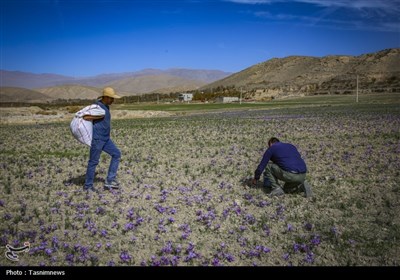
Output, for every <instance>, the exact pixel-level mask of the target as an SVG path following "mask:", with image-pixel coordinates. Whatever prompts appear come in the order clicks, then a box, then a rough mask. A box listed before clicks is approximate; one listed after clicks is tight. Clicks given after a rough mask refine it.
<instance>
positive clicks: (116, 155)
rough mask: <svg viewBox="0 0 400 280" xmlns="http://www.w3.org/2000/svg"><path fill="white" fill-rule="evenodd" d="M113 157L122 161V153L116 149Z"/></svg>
mask: <svg viewBox="0 0 400 280" xmlns="http://www.w3.org/2000/svg"><path fill="white" fill-rule="evenodd" d="M112 157H113V158H116V159H120V158H121V151H120V150H119V149H115V151H114V152H113V154H112Z"/></svg>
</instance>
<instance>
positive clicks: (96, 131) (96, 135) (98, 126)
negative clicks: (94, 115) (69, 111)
mask: <svg viewBox="0 0 400 280" xmlns="http://www.w3.org/2000/svg"><path fill="white" fill-rule="evenodd" d="M96 104H97V105H99V106H100V107H101V108H102V109H104V111H106V115H105V116H104V118H102V119H99V120H94V121H93V139H96V140H103V141H107V140H108V139H110V131H111V114H110V107H109V106H108V105H106V104H104V103H102V102H100V101H96Z"/></svg>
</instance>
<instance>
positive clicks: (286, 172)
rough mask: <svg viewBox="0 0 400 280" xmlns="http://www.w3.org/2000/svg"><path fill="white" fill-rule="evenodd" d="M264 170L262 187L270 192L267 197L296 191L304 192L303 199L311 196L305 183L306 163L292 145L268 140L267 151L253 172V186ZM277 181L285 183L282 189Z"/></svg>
mask: <svg viewBox="0 0 400 280" xmlns="http://www.w3.org/2000/svg"><path fill="white" fill-rule="evenodd" d="M269 161H271V162H269ZM264 170H265V172H264V187H265V188H267V190H269V191H270V193H269V196H279V195H283V194H285V192H296V191H302V192H304V194H305V197H311V196H312V190H311V186H310V185H309V184H308V183H307V182H306V181H305V179H306V173H307V166H306V163H305V162H304V160H303V159H302V157H301V155H300V153H299V152H298V150H297V148H296V147H295V146H294V145H292V144H289V143H283V142H280V141H279V139H278V138H275V137H272V138H271V139H269V140H268V149H267V150H266V151H265V153H264V156H263V158H262V160H261V162H260V164H259V165H258V167H257V169H256V171H255V172H254V178H253V180H252V183H253V185H255V184H257V181H258V180H259V179H260V176H261V173H262V172H263V171H264ZM278 180H281V181H283V182H285V184H284V186H283V188H282V187H281V186H280V185H279V182H278Z"/></svg>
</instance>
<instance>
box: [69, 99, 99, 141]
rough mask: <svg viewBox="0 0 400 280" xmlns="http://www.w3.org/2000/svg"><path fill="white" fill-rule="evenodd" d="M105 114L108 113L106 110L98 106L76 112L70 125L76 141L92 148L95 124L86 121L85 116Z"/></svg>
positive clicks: (94, 105) (93, 105) (87, 107)
mask: <svg viewBox="0 0 400 280" xmlns="http://www.w3.org/2000/svg"><path fill="white" fill-rule="evenodd" d="M105 114H106V112H105V111H104V109H102V108H101V107H100V106H99V105H97V104H92V105H89V106H86V107H85V108H83V109H82V110H80V111H78V112H76V113H75V117H74V118H73V119H72V121H71V124H70V128H71V132H72V135H73V136H74V137H75V139H76V140H78V141H79V142H81V143H82V144H86V145H88V146H89V147H90V145H91V143H92V137H93V123H92V121H86V120H84V119H83V116H86V115H91V116H104V115H105Z"/></svg>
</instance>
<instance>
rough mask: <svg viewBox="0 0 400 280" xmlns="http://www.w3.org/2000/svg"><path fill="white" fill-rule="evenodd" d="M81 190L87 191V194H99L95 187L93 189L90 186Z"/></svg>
mask: <svg viewBox="0 0 400 280" xmlns="http://www.w3.org/2000/svg"><path fill="white" fill-rule="evenodd" d="M83 190H84V191H87V192H88V193H89V192H94V193H99V191H98V190H97V189H96V188H95V187H93V186H91V187H86V186H85V187H83Z"/></svg>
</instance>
